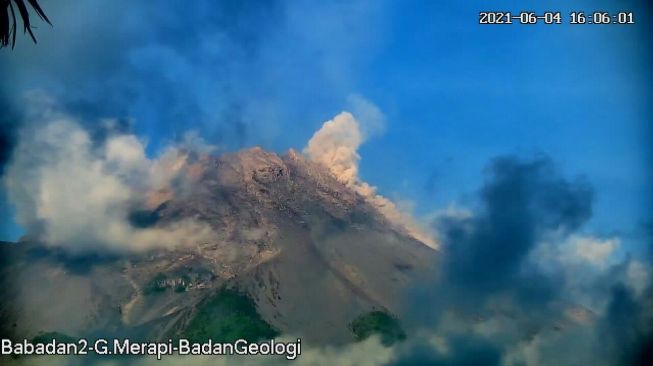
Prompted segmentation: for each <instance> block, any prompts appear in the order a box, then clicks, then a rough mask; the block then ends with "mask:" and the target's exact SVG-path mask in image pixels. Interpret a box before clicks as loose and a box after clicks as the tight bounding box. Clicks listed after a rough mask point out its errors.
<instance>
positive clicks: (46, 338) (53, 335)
mask: <svg viewBox="0 0 653 366" xmlns="http://www.w3.org/2000/svg"><path fill="white" fill-rule="evenodd" d="M52 340H56V341H57V342H61V343H74V342H77V338H74V337H71V336H69V335H66V334H63V333H59V332H45V333H39V335H37V336H36V337H34V338H32V343H34V344H37V343H40V344H45V343H48V342H52Z"/></svg>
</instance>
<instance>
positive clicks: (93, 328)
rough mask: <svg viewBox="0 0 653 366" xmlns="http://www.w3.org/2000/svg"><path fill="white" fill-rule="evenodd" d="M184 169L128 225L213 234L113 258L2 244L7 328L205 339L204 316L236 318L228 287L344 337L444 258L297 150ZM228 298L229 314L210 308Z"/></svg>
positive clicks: (284, 318) (310, 332)
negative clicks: (194, 227) (190, 227)
mask: <svg viewBox="0 0 653 366" xmlns="http://www.w3.org/2000/svg"><path fill="white" fill-rule="evenodd" d="M186 164H187V169H186V174H185V176H184V177H183V179H179V180H178V181H177V182H175V186H174V188H171V189H168V190H160V191H157V192H149V194H148V196H147V197H148V198H147V199H146V200H144V202H142V205H141V206H140V207H136V208H134V210H132V212H131V213H130V217H129V221H130V223H131V225H133V226H135V227H141V228H143V227H165V226H169V225H174V224H175V223H176V222H180V221H183V220H187V219H190V220H194V221H195V222H199V223H202V224H206V225H208V227H210V235H208V236H204V237H203V239H202V240H201V241H196V242H187V243H185V244H184V245H180V246H176V247H174V248H170V249H156V250H152V251H149V252H145V253H138V254H122V255H112V256H106V255H95V254H94V255H89V254H83V255H79V254H74V255H73V254H69V253H67V252H65V251H63V250H61V249H52V248H50V247H48V246H45V245H42V244H41V243H39V242H38V241H35V240H25V241H22V242H21V243H19V244H16V245H3V246H2V251H3V253H2V255H3V258H4V259H5V260H4V261H3V264H2V272H3V273H2V281H3V282H4V283H3V286H2V288H3V289H2V292H3V294H2V296H3V298H5V299H9V298H11V299H14V300H13V301H8V302H6V304H5V305H4V308H3V309H1V310H2V316H3V317H4V318H5V319H7V320H9V321H6V322H3V324H12V329H8V330H3V333H4V332H8V333H10V334H11V335H12V336H15V337H27V338H30V337H35V336H38V335H39V334H41V333H49V332H56V333H61V334H66V335H69V336H73V337H81V336H92V335H99V334H103V335H106V334H109V335H121V336H125V335H132V336H139V337H142V338H148V339H163V338H166V337H171V336H182V335H185V334H186V335H187V334H199V333H198V332H197V329H196V328H197V323H198V318H201V317H206V316H207V314H209V315H210V316H209V318H211V319H217V318H220V317H223V316H224V317H227V316H228V315H225V314H227V313H228V311H227V310H224V306H223V305H224V304H225V303H229V301H227V300H228V299H227V300H225V299H224V298H223V299H222V300H220V294H221V293H231V294H235V295H234V296H237V297H238V296H240V297H242V298H246V299H247V301H250V302H251V304H252V309H254V310H255V312H256V314H257V317H260V320H261V321H262V322H264V323H266V324H267V326H269V328H270V329H273V330H274V331H275V332H277V333H281V334H288V335H293V336H301V337H303V338H305V340H306V341H308V342H313V343H317V344H324V343H344V342H348V341H351V340H354V339H356V337H357V334H356V332H354V331H352V326H351V324H352V322H354V321H356V320H357V319H360V317H361V316H364V315H365V314H369V313H373V312H383V313H385V314H389V315H390V316H392V317H395V318H398V319H401V318H402V315H403V312H404V305H405V304H402V303H401V300H400V299H404V298H406V297H405V296H401V293H402V292H403V291H405V290H406V288H407V287H408V286H409V285H410V284H411V283H412V282H413V281H417V280H419V278H420V277H422V276H426V275H428V274H429V273H430V270H431V268H432V266H433V264H434V263H435V259H436V257H437V251H436V250H434V249H432V248H429V247H428V246H426V245H425V244H424V243H422V242H420V241H418V240H416V239H414V238H413V237H412V236H411V235H409V234H408V233H407V232H406V230H405V229H403V228H402V227H400V226H398V225H396V224H395V223H392V222H391V221H389V220H388V219H387V218H386V217H385V216H384V215H383V213H381V212H380V211H379V210H378V209H377V208H376V207H375V206H374V205H372V204H371V203H369V202H368V200H366V199H365V197H363V196H362V195H361V194H359V193H358V192H356V191H355V190H354V189H352V188H351V187H349V186H347V185H346V184H344V183H342V182H340V181H338V180H337V179H336V177H335V176H334V175H333V174H331V172H330V171H329V170H328V168H326V167H325V166H323V165H321V164H319V163H316V162H313V161H310V160H308V159H306V158H305V157H304V156H303V155H302V154H300V153H297V152H295V151H293V150H290V151H289V152H287V153H286V154H285V155H283V156H279V155H277V154H275V153H272V152H267V151H264V150H263V149H261V148H258V147H255V148H251V149H247V150H243V151H240V152H236V153H231V154H224V155H221V156H217V157H215V156H207V155H202V156H200V155H193V154H189V155H188V156H186ZM228 289H229V290H228ZM52 298H56V299H57V301H56V304H52V303H51V299H52ZM218 303H219V304H222V305H220V306H222V308H220V309H222V310H219V311H218V310H215V309H213V308H210V307H211V306H213V305H215V304H218ZM207 309H208V310H207ZM211 309H212V310H211ZM191 328H192V330H189V329H191ZM204 330H206V329H204ZM208 332H209V333H210V332H211V330H208ZM200 333H201V332H200ZM209 335H210V334H209Z"/></svg>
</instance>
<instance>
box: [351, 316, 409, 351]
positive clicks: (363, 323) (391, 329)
mask: <svg viewBox="0 0 653 366" xmlns="http://www.w3.org/2000/svg"><path fill="white" fill-rule="evenodd" d="M349 328H350V329H351V331H352V332H353V333H354V337H355V338H356V340H357V341H362V340H364V339H367V338H368V337H370V336H372V335H375V334H378V335H379V336H380V337H381V343H383V345H385V346H390V345H392V344H394V343H395V342H397V341H403V340H404V339H406V333H405V332H404V330H403V329H402V328H401V325H400V324H399V320H398V319H397V318H396V317H394V316H393V315H390V314H388V313H386V312H384V311H379V310H375V311H371V312H369V313H365V314H361V315H359V316H358V317H357V318H356V319H354V321H353V322H351V324H350V325H349Z"/></svg>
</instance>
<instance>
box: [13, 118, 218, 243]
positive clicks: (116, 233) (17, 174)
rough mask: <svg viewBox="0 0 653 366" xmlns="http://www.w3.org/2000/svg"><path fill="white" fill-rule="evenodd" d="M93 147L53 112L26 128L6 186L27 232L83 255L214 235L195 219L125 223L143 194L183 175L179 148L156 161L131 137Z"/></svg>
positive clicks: (77, 128)
mask: <svg viewBox="0 0 653 366" xmlns="http://www.w3.org/2000/svg"><path fill="white" fill-rule="evenodd" d="M95 145H96V144H94V143H93V141H92V140H91V137H90V136H89V134H88V133H87V132H86V130H84V129H83V128H82V127H80V126H79V124H77V123H76V122H75V121H74V120H72V119H71V118H69V117H67V116H65V115H62V114H59V113H56V112H52V111H49V112H48V113H40V114H39V113H36V114H35V120H34V121H33V123H32V124H31V127H26V128H25V129H23V130H22V131H21V133H20V140H19V143H18V146H17V148H16V150H15V152H14V155H13V158H12V161H11V162H10V164H9V166H8V169H7V174H6V177H5V183H6V186H7V189H8V192H9V197H10V199H11V201H12V203H13V204H14V205H15V207H16V209H17V221H18V222H19V224H21V225H23V226H24V227H25V228H26V229H27V231H28V234H30V235H35V236H38V237H39V239H41V240H43V241H44V242H45V243H46V244H47V245H51V246H60V247H65V248H68V249H71V250H78V251H83V250H88V249H97V248H103V249H110V250H115V251H141V250H147V249H151V248H156V247H167V248H170V247H174V246H177V245H192V244H193V243H197V242H199V241H205V240H207V239H208V238H209V237H210V234H211V229H210V228H209V227H208V226H207V225H205V224H200V223H197V222H193V221H189V220H186V221H180V222H177V223H175V224H173V225H169V226H167V227H152V228H145V229H136V228H134V227H132V225H130V223H129V222H128V220H127V217H128V213H129V211H130V209H131V208H132V207H133V205H137V204H139V203H140V201H139V199H140V197H142V196H143V193H146V192H147V191H150V190H159V189H163V188H165V187H166V186H167V185H169V183H170V181H171V179H172V178H174V177H175V176H176V175H178V174H180V171H181V168H182V167H183V164H184V163H185V156H183V155H181V154H179V153H178V152H177V151H176V150H175V149H174V148H173V149H169V150H168V152H167V154H165V155H164V156H163V157H162V159H160V160H150V159H148V158H147V157H146V156H145V148H144V145H143V144H142V143H141V142H140V141H139V140H138V139H137V138H136V137H135V136H133V135H115V136H110V137H109V138H108V139H107V140H106V142H105V144H104V145H103V146H100V147H96V146H95ZM175 153H176V154H175ZM173 156H174V157H175V159H173V158H172V157H173ZM171 161H174V163H173V164H171V163H170V162H171Z"/></svg>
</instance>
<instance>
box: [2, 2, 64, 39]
mask: <svg viewBox="0 0 653 366" xmlns="http://www.w3.org/2000/svg"><path fill="white" fill-rule="evenodd" d="M28 4H29V6H30V7H31V8H32V9H33V10H34V12H35V13H36V14H37V15H38V16H39V18H41V20H43V21H44V22H46V23H48V24H50V25H52V23H51V22H50V19H49V18H48V17H47V15H45V12H44V11H43V8H41V6H40V5H39V3H38V0H27V4H26V3H25V0H0V6H2V7H4V10H2V9H0V12H1V13H2V14H0V48H2V47H6V46H8V45H11V48H14V46H15V45H16V28H17V22H16V12H15V10H14V5H15V6H16V8H17V9H18V14H19V15H20V18H21V20H22V22H23V32H24V33H28V34H29V36H30V38H31V39H32V41H33V42H34V43H36V36H35V35H34V32H33V31H32V23H31V20H30V14H29V9H28V7H27V5H28ZM10 14H11V18H10V17H9V15H10Z"/></svg>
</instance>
